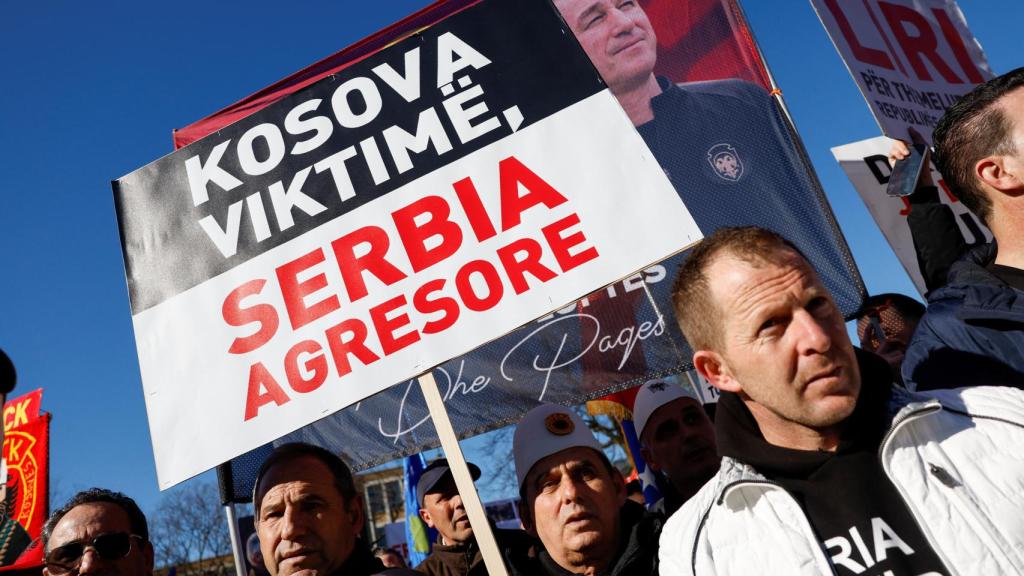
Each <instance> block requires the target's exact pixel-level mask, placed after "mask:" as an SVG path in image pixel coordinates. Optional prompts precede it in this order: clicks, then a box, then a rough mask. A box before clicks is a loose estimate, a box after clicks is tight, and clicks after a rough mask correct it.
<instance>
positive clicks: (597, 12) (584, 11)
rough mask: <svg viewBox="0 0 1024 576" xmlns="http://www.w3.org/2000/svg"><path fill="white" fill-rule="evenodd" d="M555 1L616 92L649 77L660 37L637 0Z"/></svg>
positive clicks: (628, 88) (642, 81) (620, 91)
mask: <svg viewBox="0 0 1024 576" xmlns="http://www.w3.org/2000/svg"><path fill="white" fill-rule="evenodd" d="M555 5H556V6H558V10H559V12H561V13H562V17H563V18H565V21H566V22H567V23H568V24H569V28H571V29H572V32H573V34H575V35H576V39H577V40H579V43H580V45H582V46H583V50H584V51H585V52H586V53H587V56H589V57H590V59H591V60H592V61H593V62H594V66H595V67H596V68H597V71H598V72H599V73H600V74H601V77H602V78H604V81H605V82H606V83H607V84H608V87H609V88H611V91H612V92H613V93H615V94H621V93H622V92H625V91H628V90H630V89H631V88H635V87H638V86H641V85H643V83H644V82H646V81H647V80H648V79H649V78H650V76H651V74H652V73H653V71H654V63H655V61H656V60H657V38H656V37H655V35H654V30H653V29H652V28H651V22H650V20H648V19H647V14H645V13H644V11H643V9H642V8H641V7H640V4H639V3H638V2H637V1H636V0H556V1H555Z"/></svg>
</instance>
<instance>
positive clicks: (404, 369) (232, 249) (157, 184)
mask: <svg viewBox="0 0 1024 576" xmlns="http://www.w3.org/2000/svg"><path fill="white" fill-rule="evenodd" d="M637 191H641V192H640V193H637ZM114 192H115V198H116V205H117V210H118V218H119V223H120V226H121V232H122V239H123V249H124V254H125V264H126V272H127V276H128V285H129V292H130V297H131V304H132V312H133V324H134V328H135V333H136V341H137V347H138V353H139V360H140V368H141V372H142V379H143V386H144V388H145V397H146V402H147V412H148V416H149V420H150V430H151V433H152V436H153V446H154V454H155V456H156V461H157V472H158V477H159V480H160V484H161V487H167V486H170V485H173V484H174V483H177V482H180V481H182V480H184V479H186V478H189V477H191V476H193V475H195V474H198V473H200V472H202V471H204V470H206V469H209V468H211V467H213V466H215V465H217V464H220V463H222V462H224V461H227V460H229V459H231V458H233V457H235V456H237V455H239V454H242V453H244V452H246V451H249V450H252V449H254V448H256V447H259V446H262V445H264V444H266V443H268V442H271V441H274V440H277V439H279V438H281V437H282V436H284V435H286V434H288V433H291V432H293V431H295V430H296V429H298V428H300V427H302V426H305V425H307V424H310V423H312V422H315V421H317V420H320V419H322V418H325V417H327V416H329V415H331V414H333V413H334V412H336V411H337V410H340V409H342V408H344V407H346V406H349V405H352V404H355V403H357V402H359V401H361V400H363V399H365V398H367V397H368V396H370V395H373V394H375V393H377V392H379V391H381V390H383V389H385V388H388V387H390V386H391V385H393V384H395V383H397V382H403V381H406V380H407V379H410V378H414V377H415V376H417V375H418V374H421V373H423V372H424V371H427V370H429V369H431V368H432V367H434V366H437V365H439V364H442V363H444V362H446V361H448V360H450V359H452V358H456V357H458V356H460V355H464V354H466V353H468V352H470V351H472V350H473V349H475V348H477V347H479V346H480V345H481V344H484V343H486V342H490V341H494V340H495V339H498V338H499V337H501V336H503V335H505V334H507V333H509V332H511V331H513V330H514V329H516V328H517V327H519V326H522V325H524V324H526V323H528V322H530V321H531V320H533V319H535V318H537V317H540V316H543V315H545V314H548V313H550V312H551V311H552V310H554V309H557V308H559V307H561V306H564V305H565V304H566V303H568V302H572V301H574V300H576V299H578V298H580V297H581V296H583V295H584V294H585V293H586V292H589V291H591V290H593V289H596V288H598V287H600V286H604V285H608V284H609V283H611V282H615V281H618V280H620V279H622V278H624V277H628V276H631V275H633V274H634V273H636V271H637V270H639V269H642V268H644V267H647V266H650V265H651V264H653V263H655V262H657V261H660V260H662V259H664V258H665V257H666V256H669V255H671V254H673V253H676V252H678V251H680V250H682V249H684V248H686V247H688V246H690V245H692V244H694V243H695V242H697V241H698V240H699V239H700V237H701V236H700V231H699V229H698V228H697V226H696V225H695V223H694V222H693V219H692V217H691V216H690V215H689V213H688V211H687V209H686V207H685V206H684V205H683V203H682V202H681V201H680V200H679V196H678V195H677V194H676V193H675V191H674V190H673V188H672V185H671V183H670V182H669V180H668V178H666V176H665V173H664V171H663V170H661V168H660V167H659V166H658V162H657V160H656V159H655V158H654V157H653V156H652V155H651V152H650V151H649V150H648V149H647V147H646V146H644V145H643V140H642V139H641V137H640V135H639V134H638V133H637V132H636V130H635V129H634V127H633V124H632V123H631V122H630V120H629V118H628V116H627V115H626V114H625V113H624V111H623V110H622V108H621V107H620V106H619V103H618V101H617V100H616V99H615V97H614V95H613V94H612V93H611V92H610V91H609V90H608V89H607V88H606V87H605V85H604V83H603V82H602V80H601V79H600V77H598V76H597V75H596V74H595V72H594V69H593V67H592V66H591V65H590V63H589V62H588V60H587V58H586V56H585V54H584V53H583V52H582V51H581V50H580V48H579V46H578V45H577V43H576V42H575V41H574V40H573V38H572V37H571V36H568V35H566V34H565V33H564V31H563V28H562V22H561V20H560V19H559V18H558V15H557V13H556V12H555V11H554V10H553V9H552V8H551V6H550V4H548V3H547V2H545V1H543V0H530V2H525V3H508V2H500V1H493V0H491V1H484V2H481V3H479V4H476V5H474V6H473V7H471V8H468V9H466V10H464V11H462V12H459V13H457V14H455V15H453V16H451V17H450V18H447V19H445V20H443V21H441V22H439V23H438V24H436V25H435V26H432V27H430V28H428V29H425V30H423V31H421V32H419V33H418V34H417V35H416V36H415V37H411V38H408V39H406V40H404V41H401V42H397V43H395V44H393V45H391V46H389V47H388V48H386V49H384V50H382V51H380V52H377V53H375V54H373V55H372V56H370V57H368V58H365V59H363V60H361V61H359V62H358V63H355V64H353V65H352V66H350V67H348V68H346V69H344V70H343V71H342V72H340V73H338V74H335V75H331V76H329V77H325V78H323V79H321V80H320V81H319V82H316V83H314V84H312V85H310V86H308V87H306V88H303V89H301V90H299V91H297V92H295V93H293V94H290V95H288V96H287V97H285V98H282V99H281V100H279V101H277V102H275V103H273V104H271V105H269V106H267V107H265V108H263V109H261V110H259V111H258V112H256V113H254V114H253V115H251V116H249V117H246V118H244V119H242V120H239V121H238V122H235V123H234V124H231V125H229V126H226V127H224V128H223V129H221V130H219V131H218V132H216V133H213V134H210V135H209V136H207V137H206V138H203V139H201V140H198V141H196V142H194V143H192V144H190V145H189V146H186V147H184V148H181V149H179V150H178V151H177V152H175V153H173V154H170V155H168V156H166V157H164V158H161V159H159V160H157V161H155V162H153V163H151V164H150V165H148V166H145V167H143V168H141V169H139V170H137V171H135V172H133V173H131V174H129V175H127V176H125V177H123V178H121V179H119V180H118V181H116V182H115V183H114ZM624 194H630V201H629V202H622V198H623V195H624ZM641 229H642V230H645V232H644V241H643V242H641V243H637V242H635V241H634V237H635V234H634V231H636V230H641ZM169 271H173V272H174V273H173V274H170V273H168V272H169Z"/></svg>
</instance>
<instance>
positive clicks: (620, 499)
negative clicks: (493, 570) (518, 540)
mask: <svg viewBox="0 0 1024 576" xmlns="http://www.w3.org/2000/svg"><path fill="white" fill-rule="evenodd" d="M512 449H513V452H514V453H515V462H516V479H517V480H518V481H519V494H520V497H521V501H520V504H519V506H520V516H521V518H522V522H523V527H524V528H525V529H526V531H527V532H529V533H530V535H531V536H534V537H536V538H538V539H539V540H540V543H541V544H542V545H543V547H544V549H543V550H538V551H537V553H536V554H535V555H533V556H534V557H532V558H531V559H530V560H531V562H529V563H526V564H527V565H522V564H521V565H514V566H513V567H512V569H513V573H514V574H522V575H527V574H529V575H531V576H533V575H536V574H542V575H543V574H546V575H551V576H561V575H564V574H588V575H601V576H619V575H623V576H625V575H638V576H643V575H646V574H657V570H658V559H657V548H658V547H657V543H658V536H659V534H660V532H661V519H660V517H657V516H654V515H649V514H647V513H646V512H645V511H644V509H643V506H640V505H639V504H637V503H635V502H632V501H627V500H626V485H625V482H624V480H623V478H622V474H621V473H620V472H619V471H618V470H616V469H615V467H614V466H612V464H611V462H609V461H608V457H607V456H605V455H604V452H602V451H601V445H600V444H599V443H598V441H597V439H596V438H594V435H593V434H591V433H590V430H589V429H588V428H587V426H586V424H585V423H584V422H583V420H582V419H581V418H580V417H579V416H578V415H576V413H574V412H573V411H572V410H571V409H569V408H566V407H564V406H557V405H554V404H543V405H541V406H538V407H537V408H534V409H533V410H531V411H530V412H529V413H527V414H526V416H524V417H523V419H522V420H521V421H520V422H519V424H518V426H517V427H516V432H515V437H514V439H513V441H512Z"/></svg>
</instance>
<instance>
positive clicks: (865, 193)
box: [832, 136, 992, 296]
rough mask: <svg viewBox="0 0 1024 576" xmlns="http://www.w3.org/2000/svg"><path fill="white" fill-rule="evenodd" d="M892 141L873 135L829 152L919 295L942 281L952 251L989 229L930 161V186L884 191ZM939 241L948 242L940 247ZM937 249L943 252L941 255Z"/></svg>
mask: <svg viewBox="0 0 1024 576" xmlns="http://www.w3.org/2000/svg"><path fill="white" fill-rule="evenodd" d="M892 144H893V141H892V140H891V139H889V138H886V137H885V136H878V137H876V138H870V139H868V140H862V141H860V142H853V143H851V144H846V145H844V146H837V147H835V148H833V149H832V155H833V156H835V159H836V161H837V162H839V165H840V166H841V167H842V168H843V172H845V173H846V176H847V177H848V178H849V179H850V182H851V183H852V184H853V187H854V188H855V189H856V190H857V194H858V195H860V198H861V200H863V201H864V205H865V206H867V208H868V211H869V212H871V217H872V218H874V220H875V223H876V224H877V225H878V228H879V229H880V230H881V231H882V234H883V235H884V236H885V239H886V241H887V242H888V243H889V246H890V247H891V248H892V251H893V252H894V253H895V254H896V257H897V258H899V260H900V264H902V265H903V268H904V269H905V270H906V271H907V274H908V275H909V276H910V279H911V280H912V281H913V282H914V287H915V288H917V291H918V292H919V293H920V294H921V296H924V295H925V294H927V293H928V291H929V290H930V289H933V288H937V287H938V286H940V285H942V284H944V283H945V281H946V272H947V271H948V270H949V266H950V265H951V264H952V260H953V258H954V257H955V256H957V255H959V254H961V253H962V251H963V249H965V248H966V247H967V246H970V245H975V244H984V243H987V242H990V241H991V240H992V232H991V231H989V229H988V228H987V227H986V226H985V224H984V223H983V222H982V221H981V219H980V218H978V217H977V216H975V215H974V214H973V213H972V212H971V211H970V210H968V209H967V208H966V207H965V206H964V205H963V204H961V203H960V201H959V200H957V198H956V196H955V195H953V193H952V192H950V190H949V187H948V186H946V183H945V182H944V181H943V179H942V175H941V174H939V173H938V171H936V170H935V167H934V166H933V165H932V164H931V162H929V163H928V169H929V170H930V172H931V182H932V183H933V186H927V187H919V189H918V190H916V191H915V192H914V194H912V195H911V196H909V197H903V198H899V197H893V196H889V195H888V194H887V193H886V184H888V182H889V176H890V175H891V174H892V168H891V167H890V166H889V159H888V154H889V150H890V149H891V148H892ZM936 243H939V246H938V248H939V249H937V248H936V247H935V244H936ZM944 244H950V245H951V246H950V248H949V249H941V248H942V247H943V245H944ZM943 254H948V255H949V257H948V258H943V257H942V255H943Z"/></svg>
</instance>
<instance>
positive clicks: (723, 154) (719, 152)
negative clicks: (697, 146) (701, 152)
mask: <svg viewBox="0 0 1024 576" xmlns="http://www.w3.org/2000/svg"><path fill="white" fill-rule="evenodd" d="M708 163H709V164H711V168H713V169H714V171H715V174H718V176H719V177H720V178H722V179H723V180H728V181H730V182H738V181H739V179H740V178H742V177H743V161H742V160H740V155H739V153H738V152H736V148H735V147H734V146H733V145H732V144H724V143H723V144H715V145H714V146H712V147H711V148H709V149H708Z"/></svg>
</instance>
